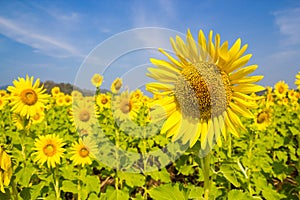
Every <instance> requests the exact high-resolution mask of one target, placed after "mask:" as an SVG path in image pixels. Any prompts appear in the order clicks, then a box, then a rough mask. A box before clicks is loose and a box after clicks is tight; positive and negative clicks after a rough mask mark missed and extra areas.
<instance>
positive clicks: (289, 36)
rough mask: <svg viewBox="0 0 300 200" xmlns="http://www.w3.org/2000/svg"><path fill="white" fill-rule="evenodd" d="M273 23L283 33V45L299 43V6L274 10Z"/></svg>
mask: <svg viewBox="0 0 300 200" xmlns="http://www.w3.org/2000/svg"><path fill="white" fill-rule="evenodd" d="M274 16H275V23H276V25H277V26H278V27H279V31H280V33H281V34H283V35H285V36H286V37H285V39H284V41H283V44H284V45H295V44H297V45H299V44H300V34H299V32H300V26H299V24H300V7H297V8H290V9H286V10H282V11H277V12H274Z"/></svg>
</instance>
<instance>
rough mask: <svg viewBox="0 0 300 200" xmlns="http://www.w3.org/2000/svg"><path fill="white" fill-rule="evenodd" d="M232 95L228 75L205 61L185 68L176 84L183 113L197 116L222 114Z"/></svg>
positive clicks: (206, 117)
mask: <svg viewBox="0 0 300 200" xmlns="http://www.w3.org/2000/svg"><path fill="white" fill-rule="evenodd" d="M231 96H232V89H231V86H230V81H229V78H228V75H227V74H226V73H225V72H223V71H220V70H219V68H218V67H217V66H215V65H213V64H209V63H206V62H201V63H197V64H193V65H190V66H187V67H185V68H184V69H183V70H182V71H181V75H179V76H178V79H177V81H176V83H175V97H176V99H177V103H178V104H179V107H180V109H181V112H182V114H183V115H184V116H189V117H192V118H194V119H205V120H207V119H209V118H211V117H213V116H218V115H221V114H222V113H223V112H224V111H225V110H226V108H227V106H228V104H229V102H230V100H231Z"/></svg>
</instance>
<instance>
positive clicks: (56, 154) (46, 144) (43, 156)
mask: <svg viewBox="0 0 300 200" xmlns="http://www.w3.org/2000/svg"><path fill="white" fill-rule="evenodd" d="M34 145H35V148H34V150H35V151H36V152H34V153H33V155H34V156H35V159H34V161H35V162H37V163H39V164H40V165H43V164H44V163H46V162H47V166H48V167H49V168H50V167H52V168H54V167H55V166H56V164H60V158H61V157H62V156H63V152H64V151H65V150H64V148H63V146H64V145H65V143H63V141H62V139H61V138H59V137H58V136H56V135H45V136H44V135H42V136H40V137H39V138H38V139H36V140H35V143H34Z"/></svg>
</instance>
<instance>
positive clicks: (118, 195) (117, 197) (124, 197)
mask: <svg viewBox="0 0 300 200" xmlns="http://www.w3.org/2000/svg"><path fill="white" fill-rule="evenodd" d="M105 199H106V200H128V199H129V193H128V191H126V190H115V189H114V188H112V187H110V188H109V190H108V191H107V193H106V198H105Z"/></svg>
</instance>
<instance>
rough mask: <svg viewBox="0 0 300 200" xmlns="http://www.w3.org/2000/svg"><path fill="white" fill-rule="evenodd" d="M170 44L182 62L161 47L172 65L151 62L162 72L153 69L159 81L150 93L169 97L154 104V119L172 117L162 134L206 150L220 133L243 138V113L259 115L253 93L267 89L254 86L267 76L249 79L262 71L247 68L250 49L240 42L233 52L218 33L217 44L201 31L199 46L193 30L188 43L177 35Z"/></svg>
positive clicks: (254, 67) (168, 62) (151, 86)
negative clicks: (240, 116)
mask: <svg viewBox="0 0 300 200" xmlns="http://www.w3.org/2000/svg"><path fill="white" fill-rule="evenodd" d="M171 44H172V47H173V50H174V52H175V54H176V56H177V57H178V59H175V58H174V57H172V56H171V55H170V54H169V53H167V52H166V51H164V50H163V49H159V51H160V52H161V53H163V54H164V55H165V56H166V57H167V58H168V59H169V61H165V60H158V59H151V62H152V63H153V64H154V65H155V66H157V68H149V69H148V70H149V72H150V73H149V74H148V75H149V76H150V77H152V78H154V79H156V80H157V81H158V83H157V82H155V83H149V84H147V86H146V88H147V90H149V91H151V92H152V93H154V94H161V95H163V96H164V97H163V98H162V99H159V100H156V101H154V102H153V103H152V105H156V106H155V107H156V109H155V110H154V111H153V112H152V115H151V116H152V120H153V119H154V118H158V119H163V118H165V117H167V120H166V122H165V124H164V126H163V128H162V132H167V136H172V139H173V141H174V140H176V139H180V138H181V139H182V142H183V143H187V142H189V144H190V146H193V145H194V144H195V143H196V142H197V140H198V139H199V138H200V141H201V147H202V149H205V148H206V147H208V146H207V143H208V144H209V146H210V147H211V146H212V143H213V141H216V140H218V136H219V135H220V134H221V133H222V134H223V136H224V137H226V130H227V129H228V130H229V131H230V132H232V133H233V134H234V135H236V136H239V132H240V130H245V128H244V126H243V125H242V123H241V120H240V118H239V115H242V116H244V117H254V116H253V114H252V113H251V112H250V111H249V110H248V109H249V108H252V107H256V105H255V103H254V98H253V97H251V96H249V94H251V93H254V92H258V91H261V90H264V87H262V86H258V85H256V84H254V83H255V82H257V81H259V80H261V79H262V78H263V76H247V75H248V74H250V73H252V72H253V71H255V69H256V68H257V65H251V66H247V67H245V65H246V63H247V62H248V61H249V59H250V58H251V54H247V55H244V53H245V51H246V49H247V45H244V46H242V47H241V40H240V39H238V40H237V41H236V42H235V43H234V44H233V46H232V47H231V48H230V49H229V48H228V41H225V42H224V43H222V44H221V43H220V35H219V34H217V35H216V36H215V42H213V32H212V31H210V33H209V37H208V40H207V39H206V37H205V36H204V34H203V32H202V30H200V31H199V35H198V43H196V42H195V41H194V39H193V36H192V35H191V33H190V31H189V30H188V32H187V36H186V43H185V42H184V41H183V40H182V39H181V38H180V37H179V36H177V37H176V39H175V40H174V39H173V38H171ZM155 107H154V108H155ZM158 119H157V120H158ZM224 124H225V126H224Z"/></svg>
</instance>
